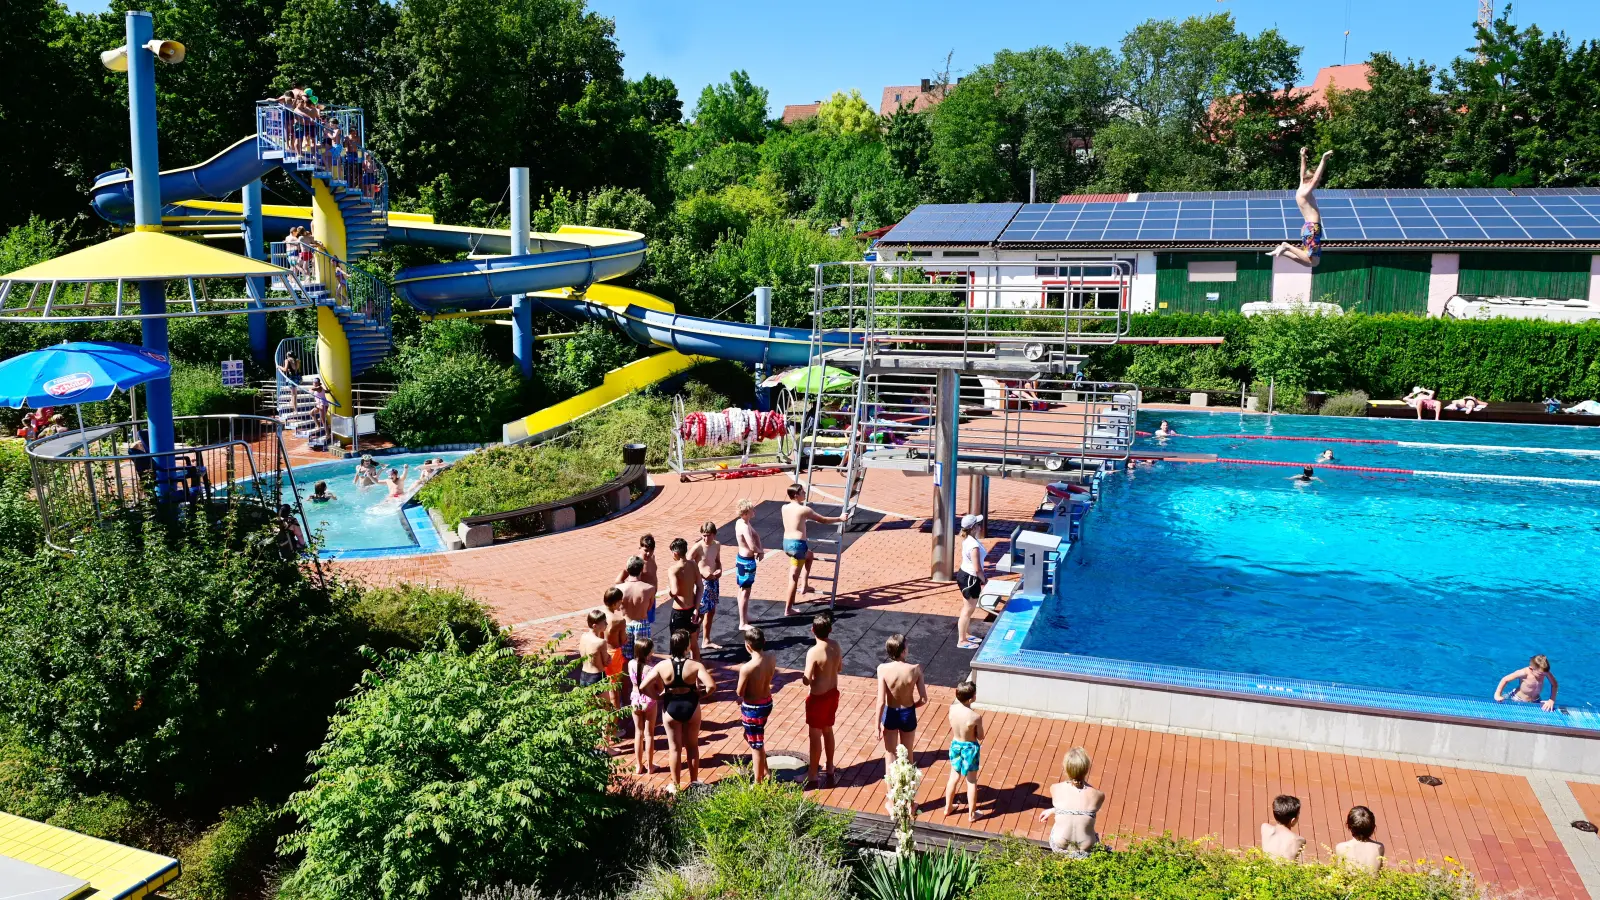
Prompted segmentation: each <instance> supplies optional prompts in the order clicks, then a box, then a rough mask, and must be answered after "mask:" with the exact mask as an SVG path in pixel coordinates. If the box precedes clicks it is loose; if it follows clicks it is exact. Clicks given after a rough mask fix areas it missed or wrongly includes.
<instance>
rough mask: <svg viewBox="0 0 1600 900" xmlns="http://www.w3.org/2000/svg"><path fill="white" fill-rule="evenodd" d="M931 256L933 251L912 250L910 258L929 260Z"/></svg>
mask: <svg viewBox="0 0 1600 900" xmlns="http://www.w3.org/2000/svg"><path fill="white" fill-rule="evenodd" d="M932 256H933V251H932V250H913V251H911V258H912V259H929V258H931V257H932Z"/></svg>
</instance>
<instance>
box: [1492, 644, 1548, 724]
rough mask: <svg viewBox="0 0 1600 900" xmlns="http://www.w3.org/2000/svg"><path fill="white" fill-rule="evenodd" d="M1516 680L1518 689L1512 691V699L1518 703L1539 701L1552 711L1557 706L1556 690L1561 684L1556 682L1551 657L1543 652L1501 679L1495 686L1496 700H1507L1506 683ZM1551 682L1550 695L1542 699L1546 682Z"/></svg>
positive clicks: (1542, 705)
mask: <svg viewBox="0 0 1600 900" xmlns="http://www.w3.org/2000/svg"><path fill="white" fill-rule="evenodd" d="M1513 681H1515V682H1516V683H1517V687H1516V690H1514V691H1512V692H1511V699H1512V700H1513V701H1514V702H1516V703H1537V704H1539V708H1540V709H1542V710H1544V711H1545V712H1550V711H1551V710H1553V709H1555V708H1556V691H1558V690H1560V688H1561V686H1560V685H1559V684H1556V676H1555V675H1553V674H1551V672H1550V658H1549V657H1548V656H1545V655H1544V654H1543V653H1541V654H1539V655H1538V656H1535V657H1534V658H1532V659H1530V660H1528V664H1527V665H1526V666H1523V667H1522V668H1520V669H1518V670H1516V671H1515V672H1512V673H1511V674H1510V675H1507V676H1506V677H1504V678H1502V679H1500V683H1499V684H1497V685H1495V686H1494V702H1496V703H1500V702H1502V701H1503V700H1505V691H1506V685H1508V684H1510V683H1511V682H1513ZM1546 681H1548V682H1550V696H1549V698H1548V699H1545V700H1540V699H1539V698H1540V697H1541V696H1542V695H1543V694H1544V683H1545V682H1546Z"/></svg>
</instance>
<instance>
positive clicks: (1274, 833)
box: [1261, 794, 1306, 862]
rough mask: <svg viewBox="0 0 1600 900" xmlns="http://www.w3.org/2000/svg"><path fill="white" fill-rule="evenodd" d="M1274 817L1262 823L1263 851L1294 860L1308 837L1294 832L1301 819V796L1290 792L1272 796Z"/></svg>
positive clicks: (1298, 855) (1278, 857) (1290, 860)
mask: <svg viewBox="0 0 1600 900" xmlns="http://www.w3.org/2000/svg"><path fill="white" fill-rule="evenodd" d="M1272 818H1273V821H1271V822H1262V823H1261V852H1262V853H1265V854H1266V855H1268V856H1271V857H1275V858H1277V859H1285V860H1288V861H1289V862H1294V861H1295V860H1297V859H1299V858H1300V851H1302V850H1304V849H1305V846H1306V839H1305V838H1303V837H1301V836H1300V835H1298V834H1295V832H1294V826H1295V825H1296V824H1297V823H1298V822H1299V821H1300V798H1299V797H1295V796H1292V795H1289V794H1279V795H1278V796H1276V797H1274V798H1272Z"/></svg>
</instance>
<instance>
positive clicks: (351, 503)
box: [294, 452, 466, 552]
mask: <svg viewBox="0 0 1600 900" xmlns="http://www.w3.org/2000/svg"><path fill="white" fill-rule="evenodd" d="M464 455H466V454H464V453H460V452H456V453H402V454H396V455H394V456H379V457H374V459H375V460H376V461H377V463H378V465H379V467H380V471H382V472H383V473H384V474H385V475H387V474H388V471H389V467H390V466H394V467H395V468H403V467H404V466H406V465H407V464H410V466H411V469H412V472H411V476H410V477H409V478H408V479H407V480H406V487H407V489H409V488H411V487H412V486H413V485H415V484H416V477H417V476H416V469H417V467H418V466H420V465H421V464H422V463H423V462H425V461H427V460H429V459H433V458H434V457H438V456H442V457H444V458H445V459H446V460H448V461H452V462H453V461H455V460H457V459H460V458H461V457H462V456H464ZM357 462H358V460H355V459H346V460H340V461H338V462H329V463H317V464H316V465H311V466H299V467H296V468H295V470H294V480H295V486H296V487H298V488H299V489H300V500H301V505H302V508H304V509H305V513H306V521H307V522H308V523H310V525H311V530H312V532H313V533H320V535H321V537H322V546H323V548H324V549H326V550H327V551H330V552H337V551H347V550H375V549H380V548H391V547H414V546H415V545H416V541H414V540H413V539H412V537H411V532H409V531H408V530H406V526H405V522H404V520H403V519H402V518H401V515H400V503H399V501H398V500H393V499H390V497H389V489H388V487H386V486H385V485H381V484H379V485H373V486H371V487H364V488H361V487H356V485H355V481H354V478H355V474H356V465H357ZM318 481H326V482H328V492H329V493H331V494H333V495H334V498H335V499H333V500H330V501H328V502H327V503H312V502H311V499H310V498H311V492H312V489H313V487H314V486H315V485H316V483H317V482H318Z"/></svg>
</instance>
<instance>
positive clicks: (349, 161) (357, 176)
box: [256, 100, 389, 220]
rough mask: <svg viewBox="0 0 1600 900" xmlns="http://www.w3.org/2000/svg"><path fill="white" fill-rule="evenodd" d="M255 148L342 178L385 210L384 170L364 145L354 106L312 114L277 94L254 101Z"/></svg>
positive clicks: (379, 209) (359, 114)
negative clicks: (318, 114) (279, 100)
mask: <svg viewBox="0 0 1600 900" xmlns="http://www.w3.org/2000/svg"><path fill="white" fill-rule="evenodd" d="M256 149H257V152H258V153H261V154H262V155H263V156H264V155H265V154H266V153H269V152H275V153H278V154H280V155H281V156H282V158H283V159H284V161H285V162H288V163H292V164H309V165H310V166H311V167H312V170H313V171H314V172H315V173H316V174H317V176H318V177H320V178H324V179H326V180H328V181H342V182H344V183H345V184H346V185H347V186H349V187H353V188H355V189H357V190H359V191H361V193H362V194H363V195H364V196H365V197H366V198H367V200H368V202H370V203H371V204H372V208H373V211H374V212H375V213H377V214H378V215H379V217H380V220H381V218H382V216H383V214H385V213H387V212H388V210H389V173H388V170H387V169H386V168H384V166H383V163H381V162H379V161H378V159H377V157H375V156H373V155H372V153H371V152H370V151H368V150H367V146H366V121H365V117H364V114H363V113H362V111H361V110H360V109H359V108H356V107H326V108H324V109H323V111H322V114H321V115H320V116H312V115H310V114H308V113H305V112H302V111H300V110H297V109H291V108H290V107H287V106H284V105H283V104H282V103H279V102H278V101H277V100H257V101H256Z"/></svg>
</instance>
